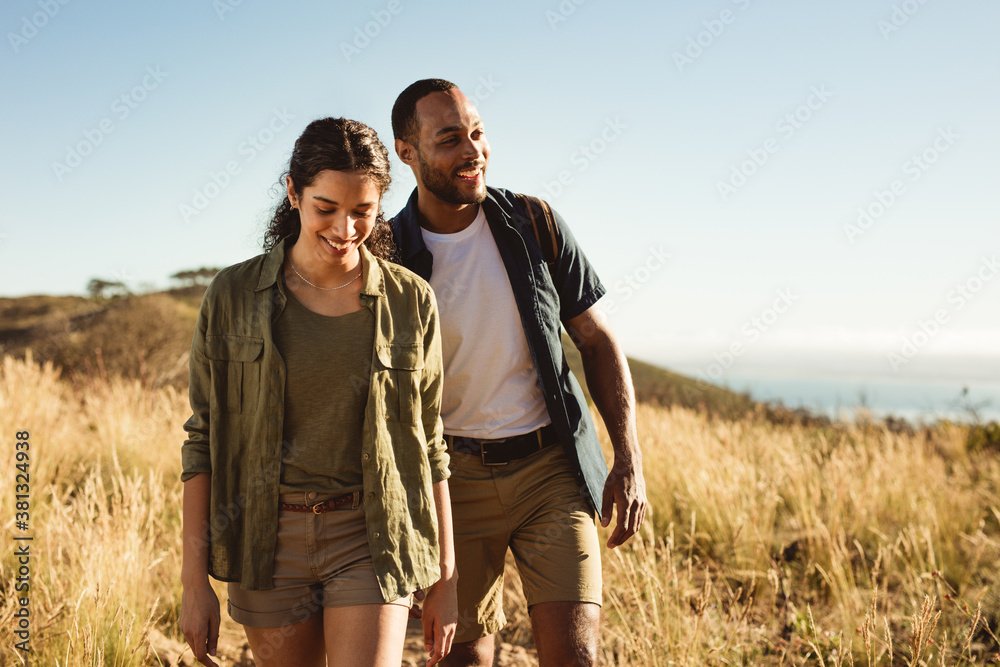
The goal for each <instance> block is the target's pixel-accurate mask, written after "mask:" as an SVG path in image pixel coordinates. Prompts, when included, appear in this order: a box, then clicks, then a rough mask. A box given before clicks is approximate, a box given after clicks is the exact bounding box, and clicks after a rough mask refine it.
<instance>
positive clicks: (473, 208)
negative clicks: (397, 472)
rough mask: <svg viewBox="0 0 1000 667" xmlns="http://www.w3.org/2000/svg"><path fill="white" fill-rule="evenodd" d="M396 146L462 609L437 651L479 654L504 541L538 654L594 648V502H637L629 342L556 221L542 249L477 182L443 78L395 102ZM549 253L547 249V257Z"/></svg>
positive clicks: (502, 195) (525, 223)
mask: <svg viewBox="0 0 1000 667" xmlns="http://www.w3.org/2000/svg"><path fill="white" fill-rule="evenodd" d="M392 130H393V135H394V137H395V140H396V141H395V146H396V154H397V155H398V156H399V159H400V160H402V161H403V162H404V163H405V164H407V165H409V166H410V168H411V169H412V170H413V173H414V175H415V176H416V180H417V187H416V189H415V190H414V192H413V194H412V195H411V197H410V200H409V202H408V203H407V205H406V207H405V208H404V209H403V210H402V211H400V213H399V214H398V215H397V216H396V217H395V218H394V219H393V221H392V227H393V233H394V236H395V240H396V244H397V246H398V249H399V260H400V262H401V263H402V264H403V265H404V266H406V267H408V268H410V269H412V270H414V271H415V272H416V273H418V274H420V275H421V276H423V277H424V278H425V279H427V280H429V281H430V283H431V286H432V287H433V288H434V290H435V294H436V295H437V300H438V307H439V310H440V319H441V330H442V346H443V352H444V370H445V379H444V397H443V402H442V410H441V416H442V418H443V419H444V427H445V428H444V430H445V434H446V440H447V441H448V446H449V451H450V452H451V454H452V456H451V474H452V476H451V481H450V485H451V493H452V509H453V522H454V531H455V541H456V564H457V568H458V589H459V592H458V604H459V620H458V630H457V633H456V636H455V641H456V643H455V645H454V646H453V649H452V653H451V655H450V656H448V658H447V659H446V660H445V663H444V664H448V665H490V664H492V661H493V651H494V647H493V635H494V633H495V632H496V631H497V630H499V629H500V628H501V627H502V626H503V625H504V623H505V622H506V621H505V618H504V615H503V609H502V604H501V603H502V599H501V596H502V591H503V569H504V558H505V555H506V552H507V549H508V548H509V549H510V550H511V552H512V553H513V555H514V559H515V562H516V564H517V567H518V572H519V574H520V576H521V580H522V583H523V586H524V591H525V597H526V598H527V601H528V605H529V613H530V616H531V623H532V630H533V632H534V637H535V645H536V648H537V650H538V657H539V661H540V662H541V664H542V665H543V666H547V665H590V664H593V663H594V661H595V660H596V655H597V637H598V622H599V618H600V604H601V569H600V546H599V544H598V538H597V529H596V526H595V525H594V520H593V516H594V512H595V511H599V512H600V515H601V523H602V525H604V526H607V525H609V523H610V521H611V519H612V517H613V509H617V523H616V525H615V527H614V530H613V531H612V534H611V536H610V538H609V539H608V543H607V546H608V547H611V548H614V547H616V546H618V545H620V544H622V543H624V542H625V541H626V540H628V539H629V538H630V537H631V536H632V535H633V534H634V533H635V532H636V531H637V530H638V528H639V526H640V525H641V524H642V520H643V515H644V514H645V511H646V493H645V482H644V481H643V476H642V461H641V454H640V451H639V446H638V442H637V438H636V431H635V405H634V396H633V390H632V382H631V378H630V376H629V371H628V364H627V362H626V360H625V355H624V354H623V352H622V351H621V348H620V347H619V345H618V343H617V342H616V340H615V339H614V337H613V336H612V334H611V332H610V331H609V329H608V326H607V324H606V322H605V319H604V317H603V315H602V314H601V312H600V311H599V310H597V309H596V308H595V307H594V304H595V303H596V302H597V300H598V299H599V298H600V297H601V296H602V295H603V294H604V292H605V290H604V287H603V286H602V285H601V283H600V281H599V280H598V278H597V276H596V274H595V273H594V270H593V269H592V267H591V266H590V264H589V263H588V262H587V259H586V257H584V255H583V253H582V251H581V250H580V248H579V246H577V244H576V241H575V240H574V239H573V236H572V234H571V233H570V232H569V230H568V229H567V228H566V226H565V223H563V222H562V219H561V218H559V217H558V216H555V220H556V224H557V227H558V230H559V231H560V232H561V240H560V241H559V243H558V248H557V254H556V256H555V258H554V260H553V261H552V262H551V264H548V263H547V261H546V259H547V258H546V257H545V256H544V255H543V251H542V250H541V248H540V245H539V243H538V241H537V239H536V237H535V235H534V233H533V231H532V227H531V222H530V221H529V220H528V218H527V217H526V215H525V209H524V207H523V205H522V204H520V203H519V202H520V200H519V199H518V197H517V196H516V195H514V194H513V193H510V192H507V191H505V190H497V189H493V188H488V187H487V186H486V183H485V176H486V169H487V166H488V164H489V157H490V145H489V143H488V142H487V140H486V132H485V128H484V125H483V122H482V120H481V119H480V117H479V114H478V112H477V111H476V108H475V106H473V104H472V102H470V101H469V99H468V98H467V97H466V96H465V95H464V94H462V92H461V91H460V90H459V89H458V88H457V87H456V86H455V85H454V84H452V83H449V82H447V81H443V80H440V79H425V80H422V81H417V82H416V83H414V84H413V85H411V86H409V87H408V88H407V89H406V90H404V91H403V92H402V93H401V94H400V96H399V98H398V99H397V100H396V103H395V105H394V106H393V110H392ZM549 259H551V258H549ZM560 324H563V325H565V326H566V329H567V330H568V332H569V334H570V336H571V338H572V339H573V341H574V342H575V344H576V345H577V347H578V348H579V349H580V352H581V353H582V356H583V365H584V371H585V373H586V377H587V382H588V385H589V387H590V390H591V395H592V396H593V398H594V402H595V403H596V405H597V408H598V410H599V411H600V413H601V416H602V417H603V419H604V421H605V424H606V425H607V427H608V432H609V433H610V435H611V441H612V444H613V446H614V453H615V461H614V465H613V467H612V470H611V473H610V474H608V472H607V467H606V465H605V462H604V458H603V455H602V453H601V449H600V445H599V443H598V439H597V435H596V432H595V429H594V425H593V423H592V422H591V420H590V414H589V411H588V409H587V404H586V402H585V400H584V398H583V394H582V391H581V389H580V386H579V384H578V383H577V382H576V380H575V379H574V378H573V377H572V375H571V373H570V372H569V368H568V366H567V365H566V361H565V359H564V356H563V352H562V345H561V340H560Z"/></svg>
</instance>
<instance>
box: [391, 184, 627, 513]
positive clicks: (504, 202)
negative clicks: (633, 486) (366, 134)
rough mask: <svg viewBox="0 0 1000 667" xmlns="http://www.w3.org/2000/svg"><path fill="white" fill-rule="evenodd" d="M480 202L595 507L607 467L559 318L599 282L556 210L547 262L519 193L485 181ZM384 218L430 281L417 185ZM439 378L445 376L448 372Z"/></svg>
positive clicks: (404, 259) (555, 413)
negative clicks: (556, 241)
mask: <svg viewBox="0 0 1000 667" xmlns="http://www.w3.org/2000/svg"><path fill="white" fill-rule="evenodd" d="M482 206H483V211H484V212H485V214H486V221H487V223H488V224H489V228H490V231H491V232H492V234H493V238H494V240H495V241H496V244H497V249H498V250H499V251H500V257H501V259H502V260H503V264H504V267H505V268H506V270H507V275H508V277H509V278H510V285H511V288H512V289H513V291H514V301H515V303H517V308H518V311H519V313H520V315H521V324H522V325H523V327H524V335H525V338H526V339H527V341H528V350H529V352H530V353H531V358H532V360H533V361H534V363H535V370H536V372H537V373H538V380H539V383H540V385H541V388H542V394H543V395H544V397H545V405H546V407H547V408H548V412H549V418H550V419H551V420H552V424H553V425H554V426H555V429H556V432H557V433H558V434H559V440H560V442H562V443H563V446H564V447H565V448H566V453H567V454H568V455H569V458H570V460H571V461H572V462H573V465H574V467H575V469H576V472H577V477H578V479H579V481H580V484H581V487H586V492H585V493H584V496H585V497H587V498H588V499H589V500H590V502H591V503H592V505H593V507H594V510H595V511H596V512H600V508H601V498H602V495H603V493H604V482H605V479H606V478H607V474H608V468H607V464H606V463H605V461H604V454H603V453H602V452H601V445H600V442H599V441H598V438H597V431H596V430H595V428H594V424H593V422H592V421H591V419H590V411H589V409H588V408H587V403H586V400H585V398H584V396H583V390H582V389H581V388H580V384H579V382H577V380H576V378H575V377H573V374H572V373H571V372H570V370H569V366H568V365H567V363H566V357H565V355H564V354H563V348H562V324H563V323H565V322H567V321H569V320H570V319H572V318H574V317H576V316H577V315H580V314H582V313H583V312H584V311H586V310H587V309H588V308H590V307H591V306H593V305H594V304H595V303H596V302H597V300H598V299H600V298H601V297H602V296H603V295H604V293H605V289H604V286H603V285H602V284H601V281H600V280H599V279H598V277H597V273H596V272H595V271H594V268H593V267H592V266H591V265H590V263H589V262H588V261H587V258H586V257H585V256H584V254H583V251H582V250H581V249H580V246H579V245H577V243H576V240H575V239H574V238H573V235H572V233H570V231H569V228H568V227H567V226H566V223H565V222H564V221H563V219H562V218H561V217H560V216H559V215H558V214H556V213H555V212H553V213H554V217H555V221H556V224H557V225H558V226H559V229H560V232H561V246H560V247H559V249H558V253H557V255H556V257H555V261H554V262H553V263H552V265H551V266H547V265H546V262H545V258H544V257H543V256H542V250H541V248H540V247H539V246H538V242H537V240H536V239H535V236H534V232H533V230H532V226H531V222H530V220H529V219H528V218H527V217H526V216H525V215H524V214H523V209H522V204H521V202H520V200H519V199H518V197H517V195H515V194H514V193H512V192H510V191H508V190H501V189H496V188H487V193H486V199H485V200H484V201H483V203H482ZM390 225H391V227H392V233H393V237H394V239H395V242H396V247H397V251H398V255H399V263H400V264H402V265H403V266H405V267H406V268H408V269H410V270H412V271H414V272H415V273H417V274H418V275H420V276H421V277H422V278H424V280H430V277H431V271H432V268H433V263H434V258H433V256H432V255H431V253H430V251H429V250H428V249H427V246H426V245H425V244H424V239H423V235H422V234H421V233H420V214H419V212H418V210H417V191H416V190H414V191H413V194H412V195H410V199H409V201H408V202H407V204H406V207H405V208H403V210H402V211H400V212H399V213H398V214H397V215H396V217H395V218H393V219H392V221H391V222H390ZM484 353H488V350H487V351H484ZM444 381H445V382H446V383H447V382H448V378H447V376H446V377H445V380H444ZM570 443H572V446H570Z"/></svg>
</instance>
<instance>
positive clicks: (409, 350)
mask: <svg viewBox="0 0 1000 667" xmlns="http://www.w3.org/2000/svg"><path fill="white" fill-rule="evenodd" d="M291 243H292V241H291V240H289V239H285V240H284V241H282V242H281V243H279V244H277V245H276V246H275V247H274V249H273V250H271V251H270V252H269V253H267V254H265V255H260V256H258V257H255V258H253V259H250V260H247V261H246V262H243V263H241V264H237V265H235V266H231V267H229V268H227V269H224V270H222V271H220V272H219V274H218V275H217V276H216V277H215V279H214V280H213V281H212V283H211V284H210V285H209V287H208V290H207V291H206V292H205V298H204V300H203V301H202V304H201V312H200V313H199V315H198V325H197V328H196V330H195V334H194V339H193V341H192V343H191V386H190V397H191V409H192V412H193V414H192V415H191V418H190V419H188V420H187V422H186V423H185V424H184V429H185V430H186V431H187V433H188V438H187V440H185V442H184V445H183V447H182V448H181V453H182V460H183V469H184V471H183V473H182V475H181V480H183V481H187V480H188V479H190V478H191V477H193V476H195V475H196V474H198V473H203V472H207V473H211V475H212V484H211V489H212V492H211V501H210V509H209V521H210V526H209V539H210V545H209V574H211V575H212V576H213V577H215V578H216V579H220V580H222V581H233V582H239V583H240V585H241V586H242V587H243V588H245V589H249V590H264V589H269V588H272V587H273V584H272V581H271V579H272V572H273V564H274V551H275V543H276V541H277V527H278V484H279V479H280V472H281V471H280V466H281V451H282V418H283V414H284V406H283V397H284V390H285V365H284V362H283V361H282V359H281V355H280V354H279V353H278V350H277V349H276V347H275V345H274V340H273V339H272V336H271V324H272V322H274V320H275V318H277V317H278V316H279V315H280V314H281V312H282V309H283V308H284V307H285V303H286V299H287V297H286V295H285V291H284V286H283V284H282V281H281V280H280V275H279V274H280V272H281V270H282V264H283V262H284V257H285V252H286V250H287V248H288V247H291V246H290V244H291ZM361 253H362V280H363V284H362V288H361V303H362V304H363V306H364V307H366V308H369V309H371V311H372V313H373V314H374V316H375V341H374V345H373V349H372V357H371V364H372V366H371V378H370V380H369V382H368V401H367V405H366V408H365V413H364V429H363V437H362V450H361V458H362V467H363V472H364V492H363V493H364V510H365V521H366V523H367V524H368V544H369V545H370V547H371V551H372V561H373V563H374V566H375V571H376V574H377V575H378V581H379V586H380V588H381V590H382V595H383V597H384V598H385V599H386V600H393V599H398V598H400V597H403V596H405V595H408V594H409V593H412V592H413V591H416V590H418V589H421V588H426V587H428V586H430V585H431V584H433V583H434V582H435V581H437V579H438V578H439V577H440V564H439V556H438V533H437V531H438V527H437V515H436V513H435V507H434V496H433V490H432V484H434V483H436V482H439V481H441V480H444V479H447V478H448V454H447V451H446V449H445V444H444V439H443V437H442V435H441V434H442V426H441V418H440V415H439V411H440V406H441V380H442V369H441V336H440V332H439V327H438V314H437V306H436V304H435V301H434V295H433V292H432V291H431V289H430V286H429V285H428V284H427V283H426V282H424V280H423V279H421V278H419V277H418V276H417V275H416V274H414V273H411V272H410V271H408V270H407V269H404V268H403V267H401V266H397V265H395V264H391V263H389V262H385V261H383V260H381V259H376V258H375V257H373V256H372V255H371V253H369V252H368V250H367V249H365V248H362V250H361Z"/></svg>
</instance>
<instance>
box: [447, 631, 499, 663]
mask: <svg viewBox="0 0 1000 667" xmlns="http://www.w3.org/2000/svg"><path fill="white" fill-rule="evenodd" d="M494 636H495V635H489V636H488V637H482V638H480V639H476V640H474V641H471V642H463V643H461V644H459V643H457V642H456V643H454V644H452V645H451V653H449V654H448V657H447V658H445V659H444V661H443V662H442V663H441V664H442V665H444V666H445V667H491V666H492V665H493V655H494V647H493V637H494Z"/></svg>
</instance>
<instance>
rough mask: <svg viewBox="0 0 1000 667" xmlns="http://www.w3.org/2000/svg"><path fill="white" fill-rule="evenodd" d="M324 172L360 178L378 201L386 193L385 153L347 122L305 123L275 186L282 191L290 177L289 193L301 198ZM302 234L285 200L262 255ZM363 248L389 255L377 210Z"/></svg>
mask: <svg viewBox="0 0 1000 667" xmlns="http://www.w3.org/2000/svg"><path fill="white" fill-rule="evenodd" d="M326 169H331V170H333V171H347V172H353V173H356V174H364V175H365V176H367V177H368V178H369V179H371V181H372V183H374V184H375V187H376V188H377V189H378V194H379V197H380V198H381V197H382V196H383V195H385V192H386V190H388V189H389V183H390V182H391V180H392V179H391V177H390V176H389V151H387V150H386V148H385V146H384V145H383V144H382V142H381V141H380V140H379V138H378V134H376V133H375V130H373V129H372V128H370V127H368V126H367V125H365V124H364V123H360V122H358V121H356V120H349V119H347V118H321V119H320V120H314V121H313V122H311V123H309V125H308V126H307V127H306V129H305V130H304V131H303V132H302V134H301V136H299V138H298V139H297V140H296V141H295V148H294V149H293V150H292V158H291V160H289V163H288V170H287V171H286V172H285V173H284V174H282V177H281V181H280V183H279V184H280V185H281V191H284V189H285V187H284V185H285V176H291V178H292V184H293V186H294V188H295V192H296V193H298V195H299V197H301V196H302V191H303V189H305V188H307V187H309V186H310V185H312V183H313V181H314V180H315V179H316V176H317V175H318V174H319V173H320V172H321V171H324V170H326ZM301 228H302V222H301V220H300V219H299V212H298V210H297V209H294V208H292V206H291V204H290V203H289V201H288V198H287V197H285V198H284V199H283V200H282V201H281V203H280V204H278V206H277V207H276V208H275V210H274V215H272V216H271V220H270V222H269V223H268V225H267V229H266V230H265V231H264V240H263V243H262V245H263V246H264V252H269V251H270V250H271V249H272V248H274V246H276V245H277V244H278V242H279V241H281V239H283V238H285V237H286V236H293V237H298V235H299V231H300V230H301ZM365 246H366V247H367V248H368V250H370V251H371V253H372V254H373V255H375V256H376V257H381V258H382V259H387V260H391V259H392V258H393V256H394V254H395V245H394V243H393V240H392V231H391V230H390V229H389V224H388V223H387V222H386V220H385V215H384V214H383V212H382V205H381V203H380V204H379V210H378V216H377V217H376V219H375V227H374V228H373V229H372V233H371V235H370V236H369V237H368V239H367V240H366V241H365Z"/></svg>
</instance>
